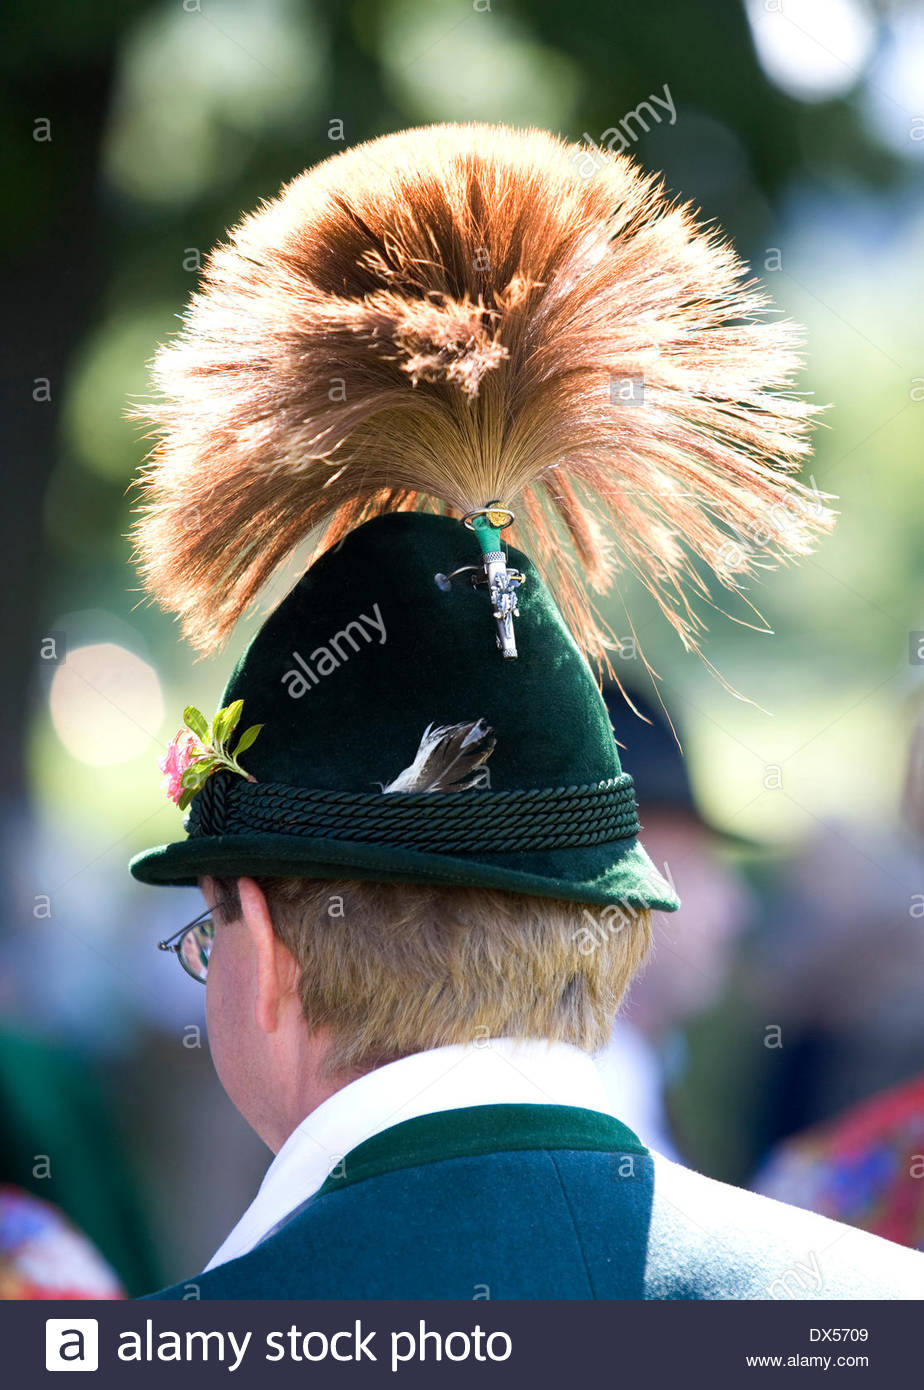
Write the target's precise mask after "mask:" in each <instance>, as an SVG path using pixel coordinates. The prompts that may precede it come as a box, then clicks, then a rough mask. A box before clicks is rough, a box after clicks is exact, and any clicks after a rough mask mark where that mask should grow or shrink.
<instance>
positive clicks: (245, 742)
mask: <svg viewBox="0 0 924 1390" xmlns="http://www.w3.org/2000/svg"><path fill="white" fill-rule="evenodd" d="M262 728H263V725H262V724H251V726H250V728H249V729H245V730H244V732H243V733H242V734H241V736H240V738H239V739H238V741H237V747H236V748H235V750H234V753H233V754H232V757H235V758H236V757H237V755H238V754H239V753H243V752H245V751H246V750H247V749H248V748H249V747H250V746H251V744H252V743H254V742H255V741H256V738H257V735H258V734H259V732H260V730H261V729H262Z"/></svg>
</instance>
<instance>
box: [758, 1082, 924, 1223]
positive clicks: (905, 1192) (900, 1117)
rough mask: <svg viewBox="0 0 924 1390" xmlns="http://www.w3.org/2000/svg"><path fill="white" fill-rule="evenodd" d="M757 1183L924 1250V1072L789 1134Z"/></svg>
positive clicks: (783, 1197) (769, 1192)
mask: <svg viewBox="0 0 924 1390" xmlns="http://www.w3.org/2000/svg"><path fill="white" fill-rule="evenodd" d="M754 1186H755V1188H756V1190H757V1191H758V1192H763V1193H765V1194H766V1195H767V1196H768V1197H776V1198H777V1199H778V1200H779V1201H782V1202H790V1203H792V1204H793V1205H794V1206H797V1207H805V1208H806V1209H807V1210H809V1211H817V1212H819V1213H820V1214H821V1215H822V1216H830V1217H833V1218H834V1219H835V1220H837V1221H845V1222H848V1223H849V1224H850V1225H851V1226H858V1227H859V1228H860V1229H861V1230H863V1231H871V1232H872V1233H873V1235H877V1236H884V1237H885V1238H886V1240H894V1241H896V1242H897V1243H898V1244H899V1245H910V1246H911V1247H912V1249H914V1250H924V1076H919V1077H917V1078H916V1079H915V1080H914V1081H911V1082H909V1083H908V1084H906V1085H903V1086H896V1087H894V1088H893V1089H892V1090H890V1091H886V1092H884V1093H883V1094H882V1095H878V1096H874V1097H873V1099H872V1100H868V1101H865V1102H864V1103H863V1104H862V1105H858V1106H856V1107H855V1108H854V1109H853V1110H849V1111H848V1112H847V1113H846V1114H845V1115H842V1116H840V1117H839V1118H838V1119H836V1120H835V1121H833V1123H831V1124H828V1125H819V1126H817V1127H815V1128H813V1129H810V1130H808V1131H806V1132H805V1133H804V1134H800V1135H796V1136H795V1137H794V1138H792V1139H787V1140H786V1141H785V1142H784V1143H783V1144H781V1145H780V1146H779V1147H778V1148H777V1149H776V1150H775V1151H774V1152H773V1154H772V1155H771V1156H770V1158H769V1160H768V1161H767V1163H766V1164H765V1165H764V1167H763V1168H762V1169H761V1171H760V1173H759V1174H758V1175H757V1179H756V1181H755V1184H754Z"/></svg>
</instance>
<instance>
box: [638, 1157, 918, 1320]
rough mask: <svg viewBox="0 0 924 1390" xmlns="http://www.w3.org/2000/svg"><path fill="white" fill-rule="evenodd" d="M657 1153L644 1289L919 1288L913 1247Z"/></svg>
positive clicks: (663, 1294) (865, 1291)
mask: <svg viewBox="0 0 924 1390" xmlns="http://www.w3.org/2000/svg"><path fill="white" fill-rule="evenodd" d="M653 1158H654V1174H655V1177H654V1192H653V1201H652V1212H651V1229H650V1236H649V1254H650V1258H649V1265H648V1271H647V1278H648V1282H649V1284H650V1286H651V1292H650V1293H649V1295H648V1296H649V1297H651V1298H737V1299H836V1298H845V1299H850V1298H874V1299H918V1298H924V1255H922V1254H920V1253H919V1252H917V1251H915V1250H909V1249H907V1248H906V1247H905V1246H901V1245H893V1244H892V1242H891V1241H888V1240H882V1239H881V1238H880V1237H879V1236H873V1235H869V1234H868V1233H867V1232H865V1231H859V1230H857V1229H856V1228H855V1227H853V1226H845V1225H843V1224H842V1223H841V1222H839V1221H831V1220H830V1219H829V1218H828V1217H825V1216H818V1215H816V1214H815V1213H814V1212H808V1211H803V1210H801V1209H800V1208H798V1207H791V1206H787V1205H786V1204H785V1203H784V1202H777V1201H774V1200H773V1199H772V1198H770V1197H762V1196H760V1195H758V1194H757V1193H754V1192H747V1191H745V1190H744V1189H742V1188H738V1187H731V1186H729V1185H728V1184H727V1183H722V1182H716V1181H715V1180H714V1179H712V1178H707V1177H704V1176H703V1174H701V1173H697V1172H695V1171H693V1170H692V1169H690V1168H684V1167H682V1166H681V1165H680V1164H678V1163H673V1162H671V1161H670V1160H669V1159H667V1158H663V1157H661V1156H660V1155H658V1154H655V1155H654V1156H653ZM685 1289H686V1290H687V1291H684V1290H685Z"/></svg>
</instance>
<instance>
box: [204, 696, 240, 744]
mask: <svg viewBox="0 0 924 1390" xmlns="http://www.w3.org/2000/svg"><path fill="white" fill-rule="evenodd" d="M243 708H244V701H243V700H235V701H234V702H233V704H230V705H228V706H227V708H226V709H220V710H219V711H218V713H217V714H216V715H215V718H214V719H213V720H212V742H213V744H214V745H215V747H221V746H223V745H224V744H225V743H227V741H228V739H229V738H230V737H231V735H232V734H233V733H234V730H235V729H236V728H237V723H238V720H239V719H240V717H241V712H242V711H243Z"/></svg>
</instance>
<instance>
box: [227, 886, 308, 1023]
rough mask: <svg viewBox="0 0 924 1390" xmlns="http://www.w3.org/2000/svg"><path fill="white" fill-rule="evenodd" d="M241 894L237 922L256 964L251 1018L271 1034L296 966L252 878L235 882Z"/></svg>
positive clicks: (287, 994)
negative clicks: (277, 933)
mask: <svg viewBox="0 0 924 1390" xmlns="http://www.w3.org/2000/svg"><path fill="white" fill-rule="evenodd" d="M237 886H238V891H239V892H240V895H241V921H242V922H243V923H244V926H245V927H246V928H247V931H248V933H249V935H250V941H251V944H252V946H253V951H254V956H255V958H256V963H257V989H256V998H255V1000H254V1017H255V1020H256V1024H257V1027H258V1028H261V1029H262V1030H263V1032H264V1033H275V1031H276V1029H277V1027H278V1025H279V1012H280V1006H281V1004H282V1001H283V1000H284V999H286V998H287V997H288V996H289V995H291V994H292V992H293V990H294V988H295V983H296V981H297V979H298V965H297V962H296V960H295V957H294V956H293V955H292V952H291V951H290V950H289V949H288V947H287V946H285V945H284V944H283V942H281V941H280V940H279V938H278V936H277V935H276V933H275V932H274V931H273V922H272V918H271V917H270V913H269V908H268V907H267V905H266V898H265V897H264V895H263V892H262V890H261V889H260V887H259V886H258V885H257V884H256V883H255V882H254V880H253V879H252V878H240V879H238V881H237Z"/></svg>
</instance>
